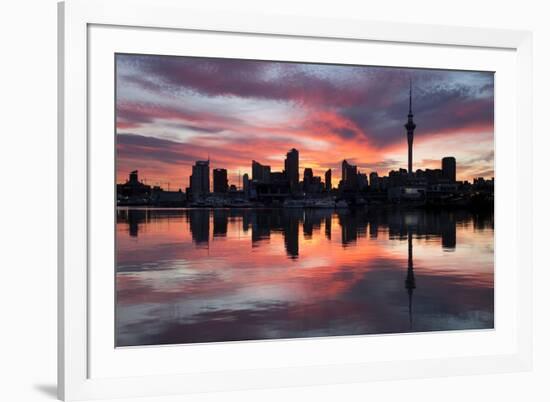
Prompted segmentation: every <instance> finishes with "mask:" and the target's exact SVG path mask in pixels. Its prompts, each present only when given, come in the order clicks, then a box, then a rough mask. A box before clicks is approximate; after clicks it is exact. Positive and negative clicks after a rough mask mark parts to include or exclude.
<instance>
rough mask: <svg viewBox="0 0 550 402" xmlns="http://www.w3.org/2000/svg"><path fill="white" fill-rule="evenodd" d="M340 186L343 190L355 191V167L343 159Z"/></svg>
mask: <svg viewBox="0 0 550 402" xmlns="http://www.w3.org/2000/svg"><path fill="white" fill-rule="evenodd" d="M342 185H343V188H344V189H345V190H357V166H356V165H351V164H349V163H348V161H346V160H345V159H344V161H343V162H342Z"/></svg>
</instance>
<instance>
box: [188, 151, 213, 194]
mask: <svg viewBox="0 0 550 402" xmlns="http://www.w3.org/2000/svg"><path fill="white" fill-rule="evenodd" d="M189 181H190V183H189V184H190V185H189V187H191V193H192V194H193V197H198V196H201V195H206V194H208V193H209V192H210V161H209V160H207V161H197V162H195V165H194V166H193V171H192V174H191V177H190V179H189Z"/></svg>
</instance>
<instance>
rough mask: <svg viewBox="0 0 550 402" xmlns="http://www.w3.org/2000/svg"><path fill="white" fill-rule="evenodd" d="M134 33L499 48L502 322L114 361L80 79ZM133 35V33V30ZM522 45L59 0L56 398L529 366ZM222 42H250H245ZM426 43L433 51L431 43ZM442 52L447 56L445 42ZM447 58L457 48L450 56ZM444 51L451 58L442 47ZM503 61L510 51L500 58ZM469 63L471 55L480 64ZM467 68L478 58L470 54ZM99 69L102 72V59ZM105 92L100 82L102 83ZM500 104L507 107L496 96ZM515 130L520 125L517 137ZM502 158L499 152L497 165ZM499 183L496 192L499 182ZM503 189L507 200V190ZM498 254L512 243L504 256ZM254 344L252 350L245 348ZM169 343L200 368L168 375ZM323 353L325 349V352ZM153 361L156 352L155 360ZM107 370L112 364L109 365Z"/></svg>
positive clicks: (516, 34) (454, 33) (455, 30)
mask: <svg viewBox="0 0 550 402" xmlns="http://www.w3.org/2000/svg"><path fill="white" fill-rule="evenodd" d="M129 10H131V12H129ZM98 27H99V28H101V29H103V28H105V29H106V30H109V29H111V31H104V33H103V34H101V33H98V34H97V35H96V33H93V35H92V32H96V31H94V29H96V28H98ZM114 28H116V29H119V30H122V31H123V33H122V34H121V35H120V36H121V37H124V38H121V39H120V40H119V36H118V34H115V32H114V31H112V29H114ZM133 30H135V31H136V32H138V31H139V32H141V33H140V35H142V36H141V37H140V38H141V40H140V43H141V45H140V46H146V45H145V44H144V42H147V40H143V39H144V38H146V37H148V36H150V37H151V38H152V39H151V42H152V43H153V44H154V43H155V42H154V40H155V39H154V35H164V36H165V37H166V38H167V39H169V36H171V35H178V34H179V33H182V32H184V33H185V32H187V33H191V34H197V35H199V36H200V34H201V33H206V34H209V35H218V36H220V37H222V36H224V35H227V36H231V35H237V36H239V35H240V36H247V35H251V36H254V37H257V38H259V40H268V39H269V38H273V39H274V40H276V39H278V38H285V39H286V40H296V41H299V40H311V41H314V40H323V41H325V42H335V43H338V44H342V46H344V45H346V46H347V45H348V44H349V45H350V46H352V45H353V44H354V43H355V44H361V43H371V44H375V45H376V46H379V47H384V46H387V47H390V46H402V47H406V46H419V47H422V48H423V49H424V48H433V49H440V50H444V49H451V51H453V49H454V50H456V51H459V52H466V53H467V52H470V51H478V53H479V54H480V60H485V59H490V58H491V52H494V53H495V59H498V57H499V56H498V55H497V53H498V52H500V53H502V54H503V57H502V60H500V61H499V62H498V63H500V64H495V66H497V67H495V69H497V72H498V69H500V68H501V67H498V66H502V71H503V73H502V75H501V76H502V77H505V79H506V80H505V81H506V82H504V83H503V84H502V86H500V87H499V86H497V87H496V89H497V90H496V95H495V97H496V98H495V102H496V103H498V102H499V96H502V94H509V95H513V96H509V97H508V99H507V101H506V102H508V103H506V105H507V106H506V107H507V108H503V109H502V110H501V113H498V111H497V118H498V119H500V118H502V120H498V121H497V122H496V125H495V127H496V129H495V141H496V146H497V157H496V159H497V162H496V164H497V169H496V171H497V190H496V192H497V197H496V211H495V213H496V215H495V216H496V217H495V219H496V221H497V222H496V226H497V227H498V228H499V229H497V232H498V230H503V232H504V231H506V232H507V233H508V232H509V233H514V236H511V237H509V238H502V240H500V244H501V246H502V245H504V246H502V247H500V248H499V247H498V246H497V247H496V264H497V266H498V264H499V261H500V262H501V263H502V261H503V260H506V270H505V271H504V270H502V269H501V271H500V273H499V271H498V270H497V272H496V277H497V279H496V287H497V289H498V287H499V279H498V278H499V277H500V278H502V280H501V282H500V283H502V284H503V285H502V287H501V288H502V289H505V290H506V292H509V293H505V292H504V291H503V292H501V294H500V296H499V295H498V294H497V300H496V301H497V303H496V309H497V310H498V308H499V297H501V299H502V300H505V299H506V300H508V303H509V305H507V306H506V313H507V314H503V316H505V317H504V318H503V320H508V321H506V322H504V321H502V320H501V323H502V325H501V326H500V327H499V326H498V320H497V325H496V329H495V331H494V333H492V334H486V333H483V334H479V333H478V334H472V335H468V334H463V333H448V334H440V335H437V338H436V337H434V336H430V335H426V334H419V335H418V336H417V335H414V336H411V335H395V336H393V335H392V336H391V337H393V339H395V340H396V341H395V342H397V341H401V342H402V345H406V344H407V343H410V344H415V345H416V348H417V349H418V350H416V352H415V353H414V355H413V354H411V355H408V356H407V357H406V358H403V359H399V358H396V357H392V358H391V359H388V360H384V359H378V360H366V359H363V357H362V356H361V355H360V354H358V355H357V356H355V357H354V358H352V357H351V356H350V357H349V358H343V359H341V358H336V357H334V356H336V355H337V354H339V353H336V352H339V351H341V350H347V349H342V348H347V347H349V348H351V349H350V350H353V348H361V347H366V345H367V343H371V344H372V343H375V342H382V343H383V338H388V336H378V337H377V338H373V337H353V338H348V339H346V340H342V341H335V340H334V339H323V340H309V341H299V342H292V341H290V342H289V341H284V342H283V341H270V342H268V343H269V346H268V348H269V352H268V353H272V354H277V355H278V356H284V355H285V354H287V355H292V356H299V355H300V353H303V354H304V357H303V359H302V360H300V359H298V358H296V359H294V360H292V359H288V361H285V360H284V359H283V360H275V359H274V360H272V361H271V360H270V361H267V362H264V363H263V364H260V363H258V362H254V361H253V360H251V359H249V360H247V359H244V358H243V359H242V360H243V361H242V362H240V364H239V367H236V366H237V365H236V364H234V366H235V367H234V368H233V369H232V368H231V367H229V366H230V365H231V364H229V365H228V364H220V362H219V361H216V359H215V358H214V356H216V355H218V356H222V354H223V356H225V361H230V359H231V357H232V356H233V357H234V356H239V355H240V356H247V355H249V354H251V353H256V352H258V353H263V352H262V348H264V347H265V345H266V343H265V342H258V343H238V344H235V345H228V344H219V345H217V346H215V347H214V348H211V350H209V351H207V349H206V348H204V349H193V350H192V352H190V350H191V349H187V350H184V349H181V348H179V349H178V348H177V347H174V348H172V349H168V348H166V347H158V348H147V349H148V351H147V352H143V353H141V352H139V351H136V352H135V353H133V354H132V355H131V353H130V352H126V353H125V354H121V353H118V352H116V354H117V355H121V357H120V359H121V360H116V359H118V356H115V357H116V359H115V357H113V356H112V355H113V353H111V351H109V350H106V349H108V345H105V343H101V342H99V341H97V340H98V339H99V338H102V335H101V333H106V331H109V330H110V326H109V325H108V323H105V325H103V324H101V323H100V321H101V320H106V321H107V320H108V319H107V318H105V319H104V318H102V317H103V316H102V314H99V313H98V312H101V311H103V310H101V308H106V307H107V308H109V306H110V305H109V303H110V301H109V300H111V299H109V298H106V299H105V300H104V303H103V305H101V303H99V302H97V298H96V297H94V294H95V292H98V291H99V292H104V291H105V290H109V287H108V286H107V285H105V286H106V287H105V289H101V288H102V286H103V285H102V283H101V281H98V279H97V278H98V276H97V275H95V274H94V273H93V272H92V270H91V268H90V267H91V265H90V264H91V262H90V261H91V258H92V257H93V256H94V254H93V253H94V252H92V251H91V250H90V239H92V238H93V237H94V236H97V233H95V234H94V230H96V228H97V227H98V226H97V225H96V226H95V227H94V226H93V225H91V224H90V211H91V210H92V209H93V208H96V207H95V206H94V205H95V204H96V203H97V202H96V198H95V197H96V196H97V194H98V191H95V190H94V191H90V186H92V179H91V172H92V171H93V172H100V171H101V166H99V165H98V163H97V162H94V161H97V160H101V159H108V158H111V157H112V155H113V152H114V151H113V150H112V149H111V150H109V149H104V150H102V151H97V149H98V148H97V146H96V142H95V141H96V138H97V135H96V134H94V132H95V131H94V130H96V126H98V125H100V124H99V123H98V124H96V123H94V120H93V119H91V118H90V116H91V112H90V107H91V106H92V105H94V104H96V102H97V101H98V100H96V98H95V96H96V94H97V93H101V92H102V91H100V90H96V89H95V88H94V85H97V81H96V80H95V79H90V77H91V76H92V75H93V74H96V73H95V71H96V70H94V69H95V67H94V66H95V65H97V64H98V63H99V64H101V63H103V61H102V60H104V59H102V58H101V57H96V53H94V52H95V50H94V49H96V48H101V49H102V51H104V52H107V53H106V54H107V55H108V54H109V52H114V51H117V48H116V46H117V45H116V44H120V43H126V45H125V46H130V47H132V46H133V45H132V42H135V41H136V39H135V37H132V35H133V33H132V32H133ZM105 32H107V33H106V34H105ZM135 35H138V34H137V33H135ZM92 37H93V38H92ZM101 38H103V39H101ZM105 38H112V41H111V42H112V43H111V44H110V45H109V44H107V43H106V42H108V41H106V40H105ZM262 38H265V39H262ZM157 40H158V39H157ZM166 42H170V40H167V41H166ZM109 46H111V47H109ZM165 46H166V47H165V48H163V49H160V51H165V52H170V51H171V50H170V48H169V45H168V44H166V45H165ZM174 46H175V45H174ZM531 48H532V37H531V34H530V33H529V32H523V31H507V30H495V29H480V28H463V27H446V26H429V25H411V24H402V23H382V22H368V21H362V20H322V19H314V18H307V17H299V16H278V15H265V14H264V15H244V14H228V13H226V12H224V13H219V14H216V13H211V12H206V11H201V10H200V9H189V8H187V7H185V5H184V4H183V3H182V2H181V1H178V0H158V1H154V2H153V1H151V0H133V1H132V0H110V1H109V0H95V1H94V0H68V1H66V2H64V3H60V4H59V49H60V51H59V98H58V99H59V116H58V119H59V120H58V125H59V137H58V138H59V145H58V146H59V168H58V172H59V183H60V184H59V206H58V208H59V229H58V234H59V239H58V240H59V281H58V284H59V312H58V314H59V319H58V323H59V328H58V334H59V335H58V336H59V342H58V356H59V360H58V369H59V372H58V390H59V391H58V392H59V397H60V398H61V399H64V400H81V399H95V398H115V397H144V396H157V395H159V396H160V395H169V394H179V393H189V392H203V391H223V390H227V391H229V390H238V389H252V388H263V387H281V386H298V385H316V384H329V383H346V382H358V381H368V380H380V379H399V378H414V377H430V376H441V375H461V374H473V373H497V372H510V371H520V370H529V369H530V367H531V360H532V356H531V355H532V352H531V348H532V345H531V343H532V342H531V265H532V264H531V259H532V251H531V240H532V235H531V231H532V215H531V214H532V212H531V202H532V199H531V193H532V183H531V171H532V169H531V152H532V151H531V146H532V139H531V90H532V88H531V87H532V84H531V80H532V72H531V51H532V50H531ZM239 49H240V50H239ZM149 51H151V50H149ZM228 51H230V52H241V53H239V54H243V52H244V53H246V49H244V47H242V48H234V49H230V50H228ZM426 52H428V53H429V50H426ZM382 53H384V52H383V51H382ZM428 53H426V54H428ZM504 53H505V54H504ZM449 54H450V55H451V56H452V54H451V53H449ZM482 54H483V55H482ZM334 57H336V56H334ZM388 57H389V56H388ZM454 57H462V56H461V54H458V53H457V54H456V55H455V56H454ZM394 58H395V59H394V60H396V61H395V63H399V61H398V58H399V56H394ZM484 58H485V59H484ZM92 59H93V60H94V61H93V62H92V61H91V60H92ZM450 59H451V60H452V57H451V58H450ZM392 60H393V59H392ZM429 60H430V59H429V57H427V56H426V59H425V61H424V62H423V63H424V64H422V63H421V62H420V61H417V62H415V61H414V60H410V59H407V60H403V61H401V63H413V64H414V65H415V66H417V67H419V66H427V67H429V66H432V64H431V62H430V61H429ZM510 60H512V61H513V62H512V63H510V62H508V61H510ZM94 63H95V64H94ZM448 63H452V61H449V62H448ZM471 63H474V61H471ZM478 63H481V62H479V61H478ZM495 63H496V62H495ZM407 65H408V64H407ZM471 65H472V66H477V64H471ZM100 67H101V65H100ZM106 67H109V66H106ZM472 68H473V67H472ZM105 69H106V70H107V71H108V70H109V68H105ZM505 70H506V71H505ZM93 77H101V75H93ZM497 82H498V79H497ZM501 82H502V81H501ZM499 85H500V84H499ZM499 88H502V91H501V95H499ZM108 90H110V88H107V91H108ZM506 91H508V92H506ZM502 104H503V105H504V102H503V103H502ZM499 116H500V117H499ZM519 133H521V140H520V137H519ZM499 143H500V144H502V145H499ZM94 147H95V148H94ZM499 147H500V148H499ZM499 149H500V150H501V151H500V154H501V155H504V156H505V157H506V158H502V157H501V158H500V161H501V162H500V165H499V157H498V154H499ZM92 150H94V151H93V152H92ZM503 159H506V160H505V162H506V163H504V162H503ZM506 169H508V170H506ZM95 174H96V173H94V175H95ZM498 177H508V178H509V180H510V182H511V184H510V186H509V187H508V188H507V189H506V193H507V197H506V204H504V201H502V202H501V201H500V200H499V197H498V194H499V190H498ZM501 189H503V187H501ZM99 194H100V195H101V193H99ZM500 194H504V189H503V190H501V192H500ZM500 199H502V200H504V198H503V197H501V198H500ZM499 204H501V205H500V206H499ZM499 211H500V212H501V214H500V215H501V216H502V211H506V212H507V214H509V216H510V217H511V218H510V219H509V220H510V222H509V223H507V227H504V226H502V225H500V226H499V220H498V219H497V218H498V216H499ZM90 228H93V230H91V229H90ZM497 236H498V235H497ZM497 245H498V243H497ZM506 253H511V254H509V257H510V258H508V254H506ZM499 256H500V257H499ZM94 258H95V257H94ZM501 265H502V266H504V265H503V264H501ZM501 273H502V274H501ZM94 281H95V282H94ZM92 284H93V286H91V285H92ZM497 293H498V290H497ZM105 306H106V307H105ZM111 306H112V303H111ZM112 307H113V308H114V306H112ZM499 331H500V332H499ZM457 332H458V331H457ZM501 335H502V336H501ZM108 336H110V335H108ZM499 336H500V338H499ZM495 341H496V342H495ZM300 342H301V343H300ZM308 342H309V343H308ZM338 342H340V343H338ZM342 342H345V343H342ZM392 342H394V341H393V340H392ZM427 342H429V343H427ZM438 342H439V346H440V347H441V348H444V346H445V345H447V349H448V342H453V346H454V348H455V349H456V351H455V353H454V354H453V355H452V356H451V355H449V356H446V357H441V356H443V355H438V354H437V353H432V354H430V353H428V351H427V350H423V349H422V347H423V346H424V347H425V346H426V345H431V344H433V345H436V344H437V343H438ZM445 342H447V343H445ZM483 342H487V343H492V344H495V345H499V348H496V347H495V348H494V350H493V349H491V350H489V349H487V352H486V353H484V352H483V347H484V345H485V344H484V343H483ZM499 342H500V343H499ZM476 344H477V349H476ZM316 345H322V348H323V351H324V352H325V353H326V358H325V359H321V358H316V357H314V356H315V355H316V354H317V355H318V354H319V353H316V352H319V350H316V348H317V349H318V348H320V347H321V346H316ZM500 346H502V347H500ZM252 348H253V349H254V352H251V351H252ZM180 349H181V350H180ZM264 349H265V348H264ZM468 349H472V350H473V352H469V353H468V352H466V350H468ZM113 350H114V349H113ZM331 351H332V352H331ZM104 352H105V353H104ZM177 353H192V355H193V356H194V357H193V359H199V358H200V356H204V358H203V359H201V360H202V364H203V366H202V369H201V370H198V371H197V370H195V371H192V370H188V371H187V372H185V370H183V371H182V372H181V373H176V371H177V369H176V368H175V366H177V365H178V364H179V365H183V363H181V361H182V360H181V359H179V358H178V359H176V358H175V357H174V356H176V354H177ZM344 354H345V353H344ZM153 355H155V356H153ZM306 355H307V356H306ZM332 355H334V356H333V357H331V356H332ZM153 358H154V359H159V360H152V359H153ZM109 359H111V360H109ZM113 359H115V360H113ZM308 359H309V360H308ZM346 359H347V360H346ZM92 362H94V363H93V364H92ZM95 362H100V363H101V364H99V363H97V364H96V363H95ZM121 362H122V363H121ZM158 362H163V367H165V370H164V371H162V370H161V371H159V370H157V371H155V370H150V371H147V372H145V371H139V370H133V369H131V368H132V367H135V366H136V365H137V364H136V363H142V364H143V366H148V365H149V366H150V365H154V364H153V363H158ZM109 367H111V368H113V369H112V370H108V368H109Z"/></svg>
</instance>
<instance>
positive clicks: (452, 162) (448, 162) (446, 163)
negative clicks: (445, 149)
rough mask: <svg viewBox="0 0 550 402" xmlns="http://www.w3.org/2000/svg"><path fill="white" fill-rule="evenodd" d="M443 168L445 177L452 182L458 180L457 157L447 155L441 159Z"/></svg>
mask: <svg viewBox="0 0 550 402" xmlns="http://www.w3.org/2000/svg"><path fill="white" fill-rule="evenodd" d="M441 170H442V172H443V178H445V179H447V180H449V181H450V182H451V183H454V182H456V159H455V158H454V157H452V156H446V157H445V158H443V159H441Z"/></svg>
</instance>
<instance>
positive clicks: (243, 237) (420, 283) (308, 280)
mask: <svg viewBox="0 0 550 402" xmlns="http://www.w3.org/2000/svg"><path fill="white" fill-rule="evenodd" d="M493 228H494V222H493V215H492V214H471V213H470V212H467V211H438V212H433V211H424V210H410V211H405V210H393V211H391V210H379V211H372V210H369V211H367V210H342V211H336V212H335V211H332V210H322V209H319V210H315V209H309V210H303V209H264V210H257V209H240V210H239V209H234V210H231V209H216V210H208V209H175V210H166V209H163V210H154V209H153V210H152V209H119V210H118V212H117V345H119V346H124V345H146V344H166V343H188V342H210V341H227V340H246V339H272V338H289V337H306V336H308V337H309V336H330V335H352V334H372V333H393V332H407V331H432V330H449V329H470V328H492V327H493ZM399 283H400V284H401V285H399ZM403 283H404V287H403ZM413 303H414V310H413Z"/></svg>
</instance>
